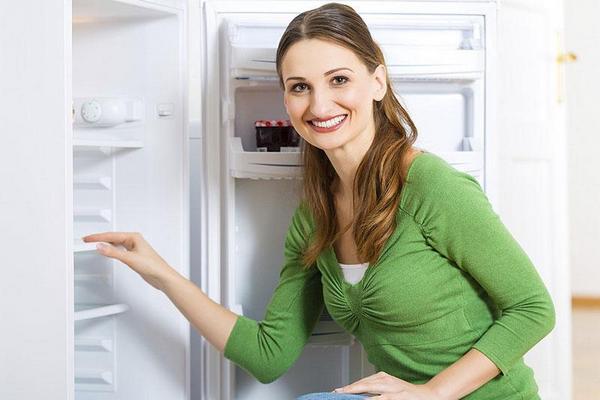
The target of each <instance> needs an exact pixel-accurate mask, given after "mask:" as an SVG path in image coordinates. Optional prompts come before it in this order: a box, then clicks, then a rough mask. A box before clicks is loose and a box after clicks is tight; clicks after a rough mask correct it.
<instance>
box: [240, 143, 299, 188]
mask: <svg viewBox="0 0 600 400" xmlns="http://www.w3.org/2000/svg"><path fill="white" fill-rule="evenodd" d="M230 173H231V176H233V177H234V178H250V179H294V178H299V177H300V176H301V173H302V162H301V153H300V152H294V153H286V152H259V151H244V149H243V147H242V139H241V138H240V137H232V138H231V168H230Z"/></svg>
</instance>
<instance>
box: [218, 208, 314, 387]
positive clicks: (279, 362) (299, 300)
mask: <svg viewBox="0 0 600 400" xmlns="http://www.w3.org/2000/svg"><path fill="white" fill-rule="evenodd" d="M306 215H307V214H306V211H305V210H304V209H303V208H302V207H301V206H299V207H298V208H297V209H296V211H295V213H294V215H293V217H292V220H291V223H290V225H289V228H288V232H287V234H286V238H285V244H284V260H283V265H282V268H281V271H280V279H279V283H278V285H277V287H276V288H275V290H274V292H273V295H272V297H271V299H270V301H269V304H268V305H267V309H266V312H265V317H264V319H263V320H262V321H255V320H253V319H251V318H248V317H245V316H243V315H240V316H239V317H238V319H237V321H236V323H235V325H234V327H233V330H232V332H231V334H230V336H229V338H228V340H227V343H226V344H225V349H224V356H225V357H226V358H227V359H229V360H231V361H233V362H234V363H235V364H237V365H238V366H240V367H241V368H243V369H244V370H245V371H247V372H248V373H249V374H251V375H252V376H254V377H255V378H256V379H257V380H258V381H260V382H261V383H270V382H273V381H275V380H276V379H277V378H279V377H280V376H281V375H283V374H284V373H285V372H286V371H287V370H288V369H289V368H290V367H291V366H292V365H293V364H294V362H295V361H296V360H297V359H298V357H299V356H300V355H301V353H302V350H303V348H304V346H305V344H306V342H307V341H308V338H309V337H310V335H311V333H312V331H313V329H314V327H315V325H316V323H317V321H318V319H319V317H320V315H321V313H322V311H323V304H324V303H323V290H322V285H321V273H320V272H319V271H318V269H317V267H316V266H313V267H311V268H310V269H308V270H304V269H303V268H302V263H301V255H302V250H303V249H304V248H305V246H306V244H307V240H308V238H309V233H310V232H311V230H310V223H309V221H308V218H307V216H306Z"/></svg>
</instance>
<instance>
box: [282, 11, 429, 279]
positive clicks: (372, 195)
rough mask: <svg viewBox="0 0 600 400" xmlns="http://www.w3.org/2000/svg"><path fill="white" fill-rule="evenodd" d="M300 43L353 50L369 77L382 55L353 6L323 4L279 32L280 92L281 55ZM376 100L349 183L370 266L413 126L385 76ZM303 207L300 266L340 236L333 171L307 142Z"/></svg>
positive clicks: (393, 206)
mask: <svg viewBox="0 0 600 400" xmlns="http://www.w3.org/2000/svg"><path fill="white" fill-rule="evenodd" d="M304 39H320V40H325V41H330V42H332V43H335V44H338V45H341V46H343V47H345V48H347V49H349V50H351V51H353V52H354V53H355V54H356V55H357V57H358V58H359V59H360V60H361V61H362V62H363V63H364V64H365V65H366V67H367V69H368V70H369V72H370V73H373V72H374V71H375V69H376V68H377V67H378V66H379V65H380V64H381V65H384V66H385V60H384V57H383V53H382V51H381V49H380V48H379V45H377V43H375V41H374V40H373V38H372V37H371V33H370V32H369V29H368V28H367V25H366V24H365V22H364V21H363V20H362V18H361V17H360V16H359V15H358V14H357V13H356V11H354V9H353V8H352V7H349V6H347V5H342V4H339V3H328V4H325V5H323V6H321V7H318V8H315V9H313V10H309V11H305V12H303V13H301V14H299V15H297V16H296V17H295V18H294V19H293V20H292V21H291V22H290V24H289V25H288V27H287V29H286V30H285V32H284V33H283V36H282V37H281V40H280V41H279V46H278V48H277V58H276V65H277V74H278V75H279V82H280V85H281V87H282V88H284V85H283V77H282V74H281V63H282V60H283V57H284V56H285V54H286V51H287V50H288V49H289V48H290V47H291V46H292V45H293V44H294V43H296V42H298V41H301V40H304ZM386 84H387V92H386V94H385V97H384V98H383V99H382V100H381V101H373V118H374V123H375V137H374V139H373V143H372V144H371V146H370V147H369V150H368V151H367V153H366V154H365V156H364V158H363V159H362V161H361V162H360V164H359V166H358V169H357V171H356V175H355V177H354V183H353V204H354V206H353V207H354V218H353V224H354V226H353V234H354V241H355V243H356V246H357V254H358V256H359V258H360V259H361V260H363V261H365V262H369V263H370V264H373V263H375V262H376V261H377V260H378V259H379V256H380V254H381V252H382V250H383V247H384V245H385V243H386V241H387V239H388V238H389V237H390V235H391V234H392V233H393V232H394V230H395V228H396V213H397V208H398V201H399V194H400V191H401V189H402V185H403V176H404V173H405V171H404V163H403V160H404V159H405V157H406V154H407V153H408V152H409V151H410V148H411V146H412V144H413V143H414V142H415V141H416V139H417V128H416V127H415V124H414V123H413V121H412V119H411V118H410V117H409V115H408V113H407V112H406V110H405V109H404V107H402V105H401V104H400V102H399V101H398V99H397V98H396V96H395V95H394V92H393V89H392V85H391V82H390V79H389V77H387V82H386ZM302 158H303V162H304V172H303V200H302V203H303V204H302V205H303V206H304V207H307V211H308V212H309V213H310V214H311V215H310V217H311V218H312V219H313V222H314V232H312V235H313V237H311V242H310V243H309V244H308V247H307V248H306V249H305V251H304V254H303V258H302V261H303V263H304V266H305V268H310V267H311V266H313V265H314V263H315V261H316V260H317V258H318V257H319V254H320V253H321V252H322V251H323V250H325V249H326V248H328V247H329V246H332V245H333V243H334V242H335V241H336V240H337V239H338V238H339V236H340V235H341V234H343V233H344V232H345V231H346V230H347V229H348V228H350V226H351V225H352V224H351V225H349V226H347V227H345V228H344V229H343V230H339V229H338V226H337V217H336V210H335V205H334V198H333V194H332V190H331V188H332V184H333V182H334V179H335V177H336V172H335V169H334V168H333V166H332V165H331V163H330V161H329V158H328V157H327V155H326V154H325V152H324V151H323V150H321V149H319V148H317V147H315V146H313V145H311V144H309V143H308V142H306V141H303V145H302Z"/></svg>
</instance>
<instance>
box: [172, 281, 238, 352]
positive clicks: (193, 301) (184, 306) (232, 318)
mask: <svg viewBox="0 0 600 400" xmlns="http://www.w3.org/2000/svg"><path fill="white" fill-rule="evenodd" d="M162 291H163V292H164V293H165V294H166V295H167V297H169V299H171V301H172V302H173V304H175V306H176V307H177V308H178V309H179V311H181V313H182V314H183V315H184V316H185V317H186V318H187V320H188V321H190V323H191V324H192V326H193V327H194V328H195V329H196V330H197V331H198V332H199V333H200V334H201V335H202V336H204V337H205V338H206V340H208V341H209V342H210V343H211V344H212V345H213V346H215V347H216V348H217V349H218V350H219V351H220V352H223V351H224V350H225V344H226V343H227V340H228V338H229V335H230V334H231V331H232V330H233V327H234V325H235V323H236V321H237V319H238V315H237V314H235V313H233V312H231V311H229V310H228V309H227V308H225V307H223V306H222V305H220V304H218V303H215V302H214V301H213V300H212V299H211V298H210V297H208V296H207V295H206V294H205V293H204V292H203V291H202V290H201V289H200V288H199V287H198V286H196V285H195V284H194V283H193V282H191V281H190V280H188V279H186V278H185V277H183V276H182V275H180V274H178V273H177V272H175V273H173V274H170V275H169V276H168V277H166V278H165V279H164V281H163V287H162Z"/></svg>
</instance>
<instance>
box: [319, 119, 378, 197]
mask: <svg viewBox="0 0 600 400" xmlns="http://www.w3.org/2000/svg"><path fill="white" fill-rule="evenodd" d="M368 131H370V132H368ZM368 131H366V132H363V133H360V134H359V135H358V136H356V137H355V138H354V139H353V140H351V141H349V142H347V143H345V144H344V145H342V146H340V147H336V148H334V149H329V150H325V154H327V157H328V158H329V161H330V162H331V165H332V166H333V168H334V169H335V172H336V173H337V182H335V183H334V187H333V188H332V190H333V191H334V193H336V194H338V195H340V196H341V197H343V198H348V197H349V198H352V187H353V183H354V176H355V175H356V171H357V170H358V166H359V165H360V163H361V161H362V159H363V158H364V156H365V154H366V153H367V151H368V150H369V147H370V146H371V143H372V142H373V137H374V129H372V130H371V129H369V130H368Z"/></svg>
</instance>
